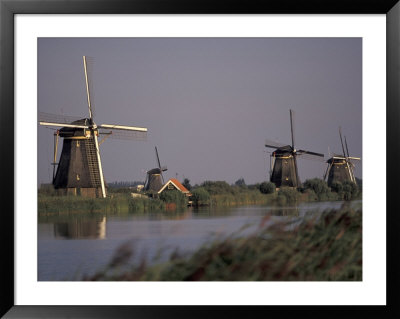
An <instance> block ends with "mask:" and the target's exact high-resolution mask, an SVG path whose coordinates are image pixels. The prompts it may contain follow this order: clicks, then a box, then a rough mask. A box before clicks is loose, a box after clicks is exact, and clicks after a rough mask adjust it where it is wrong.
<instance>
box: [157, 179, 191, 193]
mask: <svg viewBox="0 0 400 319" xmlns="http://www.w3.org/2000/svg"><path fill="white" fill-rule="evenodd" d="M168 190H178V191H180V192H181V193H183V194H185V195H186V196H187V197H189V196H192V194H191V193H190V192H189V190H188V189H187V188H186V187H185V186H183V185H182V184H181V183H180V182H179V181H178V180H177V179H176V178H171V179H170V180H169V181H168V182H166V183H165V184H164V186H163V187H161V189H160V190H159V191H158V192H157V193H158V194H161V193H162V192H164V191H168Z"/></svg>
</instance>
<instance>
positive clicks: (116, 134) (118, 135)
mask: <svg viewBox="0 0 400 319" xmlns="http://www.w3.org/2000/svg"><path fill="white" fill-rule="evenodd" d="M98 128H99V133H100V134H109V135H110V136H109V138H112V139H120V140H145V139H146V137H147V128H145V127H135V126H124V125H115V124H101V125H99V126H98Z"/></svg>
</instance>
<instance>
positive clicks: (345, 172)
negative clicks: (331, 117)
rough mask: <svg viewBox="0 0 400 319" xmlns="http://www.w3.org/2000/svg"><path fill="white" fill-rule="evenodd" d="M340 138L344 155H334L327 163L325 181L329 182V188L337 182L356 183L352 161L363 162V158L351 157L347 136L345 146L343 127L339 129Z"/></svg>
mask: <svg viewBox="0 0 400 319" xmlns="http://www.w3.org/2000/svg"><path fill="white" fill-rule="evenodd" d="M339 136H340V143H341V144H342V151H343V155H338V154H333V156H332V157H331V158H329V159H328V160H327V161H326V163H327V164H328V166H327V168H326V171H325V175H324V180H326V181H327V183H328V186H331V185H332V184H333V183H335V182H340V183H343V182H345V181H350V182H353V183H356V178H355V177H354V164H353V163H352V161H353V160H361V158H359V157H351V156H350V154H349V148H348V147H347V140H346V136H345V137H344V142H345V144H344V145H343V139H342V129H341V127H339ZM345 146H346V149H345Z"/></svg>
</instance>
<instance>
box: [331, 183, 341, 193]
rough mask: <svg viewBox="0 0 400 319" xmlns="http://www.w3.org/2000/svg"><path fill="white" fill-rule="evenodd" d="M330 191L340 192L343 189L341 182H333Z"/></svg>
mask: <svg viewBox="0 0 400 319" xmlns="http://www.w3.org/2000/svg"><path fill="white" fill-rule="evenodd" d="M331 190H332V192H335V193H341V192H342V191H343V184H342V183H341V182H333V183H332V185H331Z"/></svg>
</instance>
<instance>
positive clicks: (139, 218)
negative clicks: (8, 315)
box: [38, 201, 361, 281]
mask: <svg viewBox="0 0 400 319" xmlns="http://www.w3.org/2000/svg"><path fill="white" fill-rule="evenodd" d="M342 204H343V202H340V201H337V202H314V203H302V204H300V205H298V206H297V207H294V206H291V207H283V208H282V207H270V206H241V207H230V208H223V209H210V208H199V209H195V208H192V207H190V208H188V209H187V210H186V211H183V212H179V213H174V212H168V213H146V214H129V215H123V216H116V215H105V214H104V215H102V214H99V213H96V214H70V215H62V216H48V217H39V220H38V221H39V223H38V280H39V281H71V280H80V278H81V276H82V275H84V274H87V275H90V274H93V273H95V272H96V270H98V269H100V268H101V267H104V266H105V265H106V264H107V263H108V262H109V261H110V259H111V257H112V256H113V254H114V253H115V250H116V249H117V248H118V247H119V246H120V245H122V244H126V243H129V245H131V246H132V249H133V251H134V255H133V257H132V262H139V261H140V260H142V259H143V258H146V260H147V262H148V263H152V262H154V260H155V258H156V257H157V258H158V259H157V260H159V261H163V260H166V259H167V258H168V256H169V255H170V254H171V253H172V252H173V251H174V250H175V249H178V250H179V252H181V253H184V252H191V251H194V250H195V249H196V248H198V247H199V246H201V245H202V244H205V243H207V242H210V241H212V240H214V239H216V238H221V237H224V236H229V235H231V234H233V233H235V234H236V235H246V234H250V233H252V232H255V231H257V229H258V227H259V225H260V221H261V220H262V219H263V217H265V216H266V215H271V218H269V219H268V222H267V225H266V226H269V225H271V224H274V223H276V222H277V221H282V220H291V221H292V222H293V223H292V226H294V225H295V224H296V223H298V222H300V221H301V220H303V219H304V218H307V217H309V216H311V217H312V216H318V215H319V214H320V213H321V212H322V211H324V210H327V209H338V208H340V207H341V206H342ZM351 205H361V201H355V202H352V203H351Z"/></svg>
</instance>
